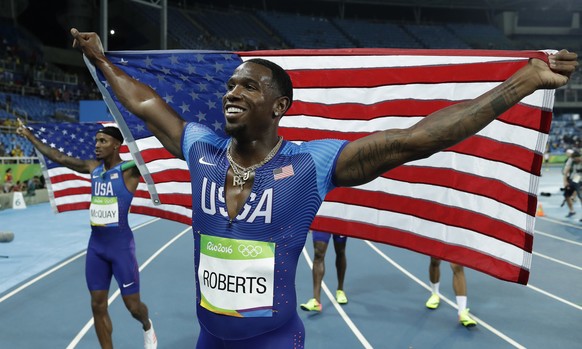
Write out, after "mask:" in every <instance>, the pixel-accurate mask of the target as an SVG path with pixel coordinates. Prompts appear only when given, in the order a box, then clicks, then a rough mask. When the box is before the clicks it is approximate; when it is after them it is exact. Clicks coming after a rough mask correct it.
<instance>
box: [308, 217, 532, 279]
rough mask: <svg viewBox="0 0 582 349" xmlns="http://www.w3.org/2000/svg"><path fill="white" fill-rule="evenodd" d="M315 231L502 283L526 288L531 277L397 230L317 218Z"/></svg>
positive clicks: (474, 253) (489, 258) (480, 255)
mask: <svg viewBox="0 0 582 349" xmlns="http://www.w3.org/2000/svg"><path fill="white" fill-rule="evenodd" d="M312 228H313V229H316V230H319V231H324V232H331V233H333V232H338V231H341V232H342V235H346V236H351V237H356V238H360V239H366V240H371V241H376V242H382V243H388V244H390V245H394V246H398V247H403V248H406V249H409V250H413V251H416V252H420V253H422V254H426V255H431V256H434V257H436V258H439V259H444V260H447V261H449V262H453V263H457V264H461V265H465V266H468V267H470V268H473V269H476V270H479V271H482V272H485V273H489V274H490V275H493V276H495V277H497V278H499V279H501V280H506V281H512V282H518V283H520V284H524V285H525V284H527V281H528V278H529V271H528V270H524V269H522V268H520V266H516V265H513V264H510V263H507V262H505V261H503V260H499V259H497V258H495V257H494V256H489V255H486V254H484V253H480V252H479V251H475V250H471V249H468V248H467V247H458V246H454V245H447V244H444V243H442V242H440V241H435V240H432V239H429V238H426V237H423V236H419V235H412V236H411V235H410V234H406V232H404V231H401V230H398V229H393V228H385V227H378V226H374V225H370V224H365V223H360V222H348V221H342V220H338V219H332V218H327V217H320V216H317V217H316V218H315V221H314V222H313V224H312ZM491 270H495V274H491V273H490V271H491Z"/></svg>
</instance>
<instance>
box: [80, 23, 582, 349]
mask: <svg viewBox="0 0 582 349" xmlns="http://www.w3.org/2000/svg"><path fill="white" fill-rule="evenodd" d="M71 34H72V36H73V38H74V41H73V46H74V47H78V48H80V49H81V50H82V51H83V53H84V54H85V56H86V57H87V58H88V59H89V60H90V61H91V62H92V63H93V64H94V65H95V67H96V68H97V69H99V70H100V71H101V72H102V73H103V75H104V76H105V78H106V79H107V82H108V84H109V85H110V86H111V88H112V90H113V92H114V93H115V95H116V96H117V97H118V99H119V101H121V102H122V103H123V105H124V106H125V108H126V109H127V110H129V111H130V112H131V113H133V114H134V115H136V116H137V117H139V118H140V119H142V120H143V121H144V122H145V123H146V126H147V127H148V129H149V130H150V131H151V132H152V133H153V134H154V135H155V136H156V137H157V138H158V139H159V140H160V142H161V143H162V144H163V145H164V147H165V148H166V149H167V150H168V151H169V152H171V153H172V154H173V155H174V156H176V157H177V158H180V159H184V160H186V162H187V164H188V167H189V170H190V174H191V184H192V228H193V233H194V261H195V273H196V275H195V277H196V302H197V314H198V319H199V322H200V327H201V330H200V336H199V338H198V344H197V348H204V349H212V348H222V349H228V348H254V349H268V348H278V349H290V348H303V347H304V343H305V329H304V327H303V324H302V322H301V321H300V319H299V316H298V314H297V307H296V304H297V300H296V294H295V272H296V269H297V261H298V258H299V255H300V253H301V250H302V248H303V245H304V244H305V240H306V235H307V232H308V230H309V227H310V225H311V222H312V220H313V218H314V217H315V214H316V213H317V210H318V209H319V207H320V205H321V203H322V201H323V199H324V197H325V196H326V194H327V193H328V192H329V191H331V190H332V189H334V188H335V187H336V186H355V185H359V184H363V183H367V182H369V181H371V180H373V179H375V178H376V177H378V176H379V175H381V174H382V173H384V172H386V171H388V170H390V169H392V168H394V167H396V166H399V165H401V164H403V163H406V162H408V161H412V160H416V159H420V158H424V157H428V156H430V155H431V154H433V153H435V152H438V151H440V150H442V149H445V148H448V147H450V146H452V145H454V144H456V143H458V142H460V141H462V140H464V139H465V138H467V137H469V136H471V135H473V134H475V133H476V132H478V131H479V130H481V129H482V128H483V127H485V126H486V125H487V124H489V123H490V122H492V121H493V120H495V118H496V117H497V116H499V115H500V114H502V113H503V112H504V111H506V110H508V109H509V108H510V107H511V106H513V105H515V104H516V103H518V102H519V101H520V100H521V99H522V98H524V97H525V96H527V95H529V94H531V93H533V92H534V91H535V90H537V89H542V88H543V89H548V88H557V87H560V86H563V85H565V84H566V83H567V81H568V79H569V76H570V74H571V73H572V72H573V71H574V69H575V68H576V65H577V61H576V58H577V55H576V54H575V53H570V52H568V51H565V50H564V51H560V52H559V53H557V54H554V55H550V56H549V62H550V65H548V64H547V63H545V62H543V61H541V60H537V59H532V60H530V62H529V64H527V65H525V66H524V67H523V68H522V69H521V70H519V71H518V72H516V73H515V74H514V75H513V76H512V77H510V78H509V79H508V80H507V81H505V82H504V83H502V84H500V85H499V86H497V87H495V88H494V89H492V90H491V91H489V92H487V93H485V94H484V95H482V96H480V97H478V98H476V99H474V100H469V101H465V102H461V103H458V104H455V105H453V106H451V107H448V108H446V109H443V110H440V111H437V112H435V113H433V114H431V115H430V116H428V117H426V118H424V119H423V120H421V121H420V122H418V123H417V124H416V125H413V126H412V127H410V128H408V129H391V130H386V131H382V132H377V133H374V134H372V135H369V136H367V137H363V138H360V139H358V140H356V141H354V142H347V141H339V140H317V141H311V142H304V143H302V144H300V145H297V144H294V143H291V142H287V141H285V140H283V139H282V138H281V137H280V136H279V135H278V128H279V122H280V120H281V118H282V117H283V115H284V114H285V112H287V110H288V109H289V107H290V106H291V103H292V100H293V86H292V84H291V79H290V78H289V75H288V74H287V73H286V72H285V70H283V69H282V68H281V67H279V66H278V65H276V64H274V63H272V62H270V61H268V60H263V59H251V60H248V61H246V62H244V63H242V64H241V65H239V66H238V68H236V69H235V71H234V73H233V74H232V76H231V78H230V80H229V81H228V84H227V92H226V94H225V95H224V96H223V98H222V108H223V112H224V115H225V119H226V129H225V130H226V132H227V134H228V135H229V136H230V137H229V138H221V137H219V136H217V135H216V134H215V133H214V132H212V131H211V130H210V129H208V128H207V127H205V126H202V125H200V124H198V123H194V122H186V121H185V120H183V119H182V118H181V117H180V116H179V115H178V114H177V113H176V112H175V111H174V110H173V109H172V108H171V107H170V106H169V105H168V104H167V103H166V102H165V101H164V99H163V98H161V97H160V96H159V95H158V94H157V93H156V92H155V91H154V90H153V89H152V88H151V87H149V86H147V85H145V84H143V83H140V82H139V81H137V80H135V79H133V78H131V77H130V76H128V75H127V74H126V73H124V72H123V71H122V70H121V69H119V68H118V67H117V66H115V65H114V64H112V63H111V61H109V60H108V59H107V57H106V56H105V54H104V53H103V46H102V45H101V41H100V39H99V37H98V35H97V34H95V33H80V32H79V31H77V30H76V29H71Z"/></svg>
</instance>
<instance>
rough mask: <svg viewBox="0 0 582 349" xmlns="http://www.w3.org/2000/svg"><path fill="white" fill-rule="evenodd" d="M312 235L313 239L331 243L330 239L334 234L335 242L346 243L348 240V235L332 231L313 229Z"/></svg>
mask: <svg viewBox="0 0 582 349" xmlns="http://www.w3.org/2000/svg"><path fill="white" fill-rule="evenodd" d="M311 235H313V241H322V242H325V243H326V244H329V239H330V238H331V236H332V235H333V242H334V243H342V242H343V243H345V242H346V241H347V240H348V237H347V236H344V235H335V234H330V233H324V232H322V231H317V230H312V231H311Z"/></svg>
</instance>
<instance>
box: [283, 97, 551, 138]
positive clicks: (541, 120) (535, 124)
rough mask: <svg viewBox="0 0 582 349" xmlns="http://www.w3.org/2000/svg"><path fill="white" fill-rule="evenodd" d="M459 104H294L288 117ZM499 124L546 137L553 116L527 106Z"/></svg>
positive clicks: (426, 110) (416, 110)
mask: <svg viewBox="0 0 582 349" xmlns="http://www.w3.org/2000/svg"><path fill="white" fill-rule="evenodd" d="M457 103H458V102H457V101H443V100H391V101H385V102H380V103H376V104H373V105H365V104H351V103H339V104H330V105H328V104H320V103H310V102H303V101H294V102H293V105H291V108H290V109H289V111H288V112H287V113H286V114H285V117H286V118H288V117H293V116H294V115H308V116H319V117H324V118H329V119H340V120H341V119H345V120H373V119H376V118H378V117H384V116H402V117H404V116H426V115H430V114H432V113H434V112H435V111H438V110H441V109H443V108H446V107H448V106H451V105H454V104H457ZM497 120H499V121H503V122H506V123H508V124H510V125H517V126H522V127H525V128H528V129H532V130H536V131H540V132H543V133H546V134H547V133H548V132H549V131H550V126H551V121H552V119H551V112H543V111H542V112H541V113H540V111H539V110H538V109H536V108H532V107H530V106H527V105H523V104H518V105H516V106H514V107H512V108H511V109H510V110H508V111H506V112H505V113H503V114H502V115H501V116H499V117H498V118H497Z"/></svg>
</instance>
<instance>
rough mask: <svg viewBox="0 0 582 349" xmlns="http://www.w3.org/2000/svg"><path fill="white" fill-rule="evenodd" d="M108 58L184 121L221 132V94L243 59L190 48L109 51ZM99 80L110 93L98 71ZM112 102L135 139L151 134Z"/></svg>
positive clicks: (230, 54)
mask: <svg viewBox="0 0 582 349" xmlns="http://www.w3.org/2000/svg"><path fill="white" fill-rule="evenodd" d="M107 56H108V58H109V59H110V60H111V61H112V62H113V63H114V64H116V65H117V66H118V67H119V68H121V69H122V70H123V71H125V72H126V73H127V74H128V75H130V76H132V77H133V78H135V79H136V80H139V81H140V82H142V83H144V84H147V85H149V86H151V87H152V88H154V89H155V90H156V92H157V93H158V94H159V95H160V96H161V97H162V98H163V99H164V100H165V101H166V103H168V104H169V105H170V106H171V107H172V108H173V109H174V110H175V111H176V112H177V113H178V114H179V115H181V116H182V118H183V119H184V120H186V121H195V122H198V123H201V124H203V125H206V126H208V127H209V128H210V129H212V130H214V131H215V132H216V133H218V134H219V135H224V114H223V112H222V96H223V95H224V94H225V92H226V83H227V81H228V79H229V78H230V76H231V74H232V72H233V71H234V69H235V68H236V67H237V66H238V65H239V64H240V63H241V62H242V60H241V59H240V58H239V56H237V55H236V54H233V53H229V52H207V51H200V52H196V51H189V52H184V53H181V52H180V51H178V52H176V51H174V52H167V51H160V52H155V53H154V52H144V53H141V52H129V51H126V52H109V53H107ZM97 74H98V78H99V80H100V81H101V82H102V83H103V85H104V86H105V87H106V88H107V90H108V91H109V93H110V94H111V95H113V91H112V90H111V86H109V84H108V83H107V81H106V80H105V78H104V76H103V75H102V74H101V71H99V70H98V71H97ZM115 104H116V106H117V108H118V109H119V111H120V112H121V114H122V116H123V118H124V119H125V120H126V122H127V123H136V125H137V126H136V127H134V128H131V130H132V134H133V136H134V138H136V139H140V138H144V137H148V136H150V135H151V133H150V132H149V131H148V130H147V129H146V128H145V126H144V125H143V123H142V122H141V121H140V120H139V119H138V118H137V117H135V116H134V115H133V114H131V113H130V112H129V111H127V110H126V109H125V108H124V107H123V106H122V105H121V103H119V101H118V100H117V99H115Z"/></svg>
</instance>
